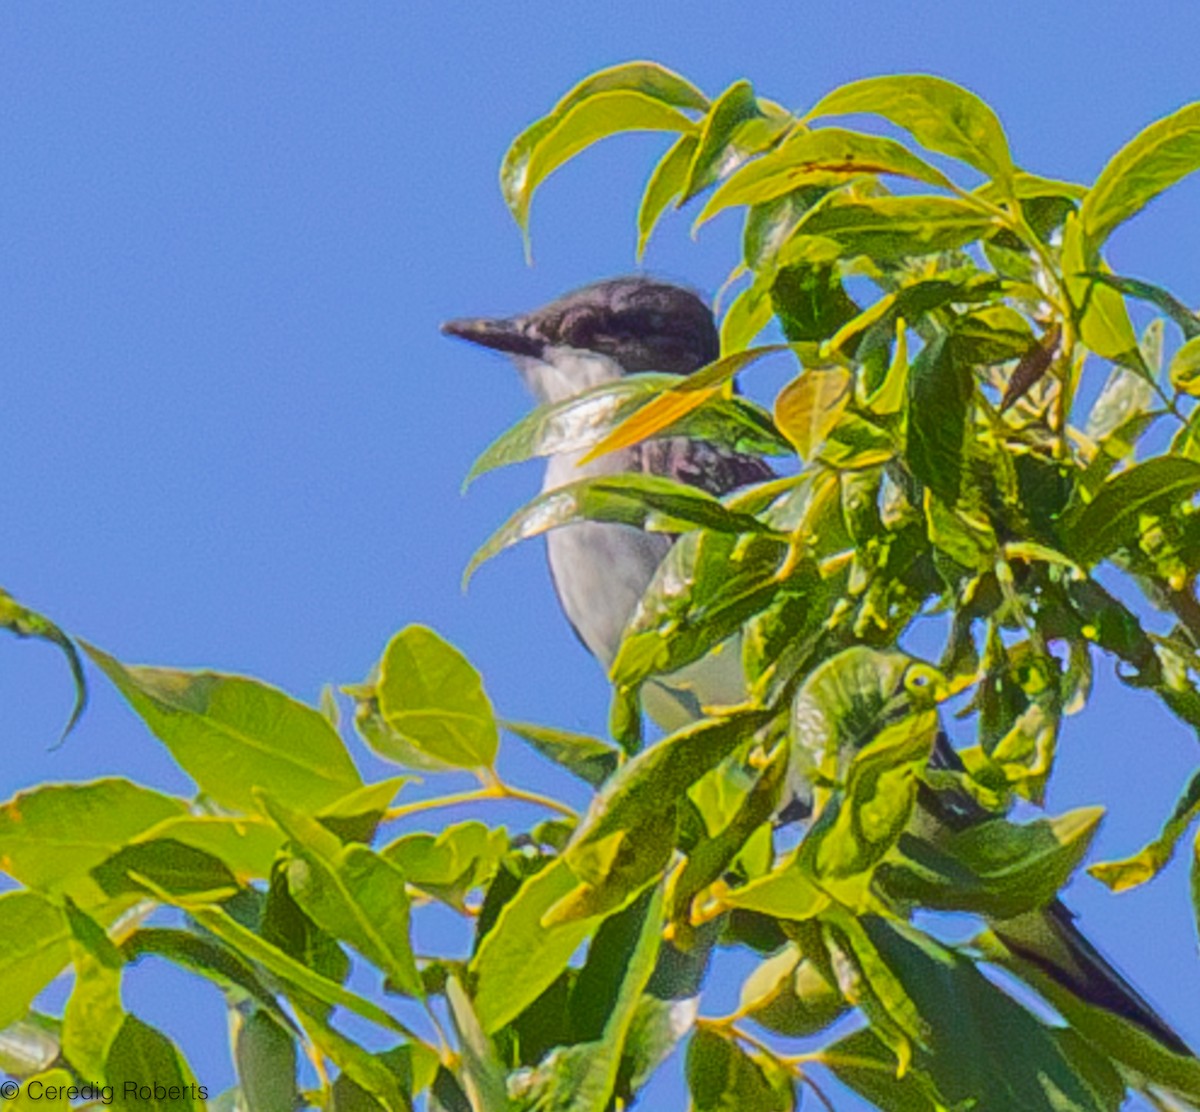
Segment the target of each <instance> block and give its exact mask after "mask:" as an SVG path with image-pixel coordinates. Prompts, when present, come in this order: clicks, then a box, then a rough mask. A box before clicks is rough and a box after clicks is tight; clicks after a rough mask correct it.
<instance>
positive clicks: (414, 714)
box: [376, 625, 500, 768]
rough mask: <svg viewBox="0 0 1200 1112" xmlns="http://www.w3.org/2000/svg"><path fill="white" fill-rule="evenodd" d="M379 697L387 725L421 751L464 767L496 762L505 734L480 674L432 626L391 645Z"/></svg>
mask: <svg viewBox="0 0 1200 1112" xmlns="http://www.w3.org/2000/svg"><path fill="white" fill-rule="evenodd" d="M376 693H377V697H378V699H379V710H380V713H381V714H382V716H383V719H384V721H385V722H386V723H387V724H388V726H390V727H391V729H393V730H394V731H395V732H396V733H397V734H399V735H401V736H402V737H404V738H406V739H407V740H408V741H409V742H410V743H411V744H412V745H414V746H415V747H416V748H417V749H419V750H422V751H423V752H426V753H429V754H430V755H431V756H433V757H435V758H436V759H438V760H441V761H445V762H446V763H447V764H450V765H455V766H457V767H459V768H480V767H484V766H487V765H490V764H491V763H492V761H493V760H495V757H496V747H497V746H498V745H499V743H500V734H499V730H498V728H497V726H496V717H495V714H494V713H493V711H492V704H491V700H489V699H488V697H487V692H485V691H484V689H483V681H482V680H481V679H480V676H479V673H478V672H477V671H476V670H475V669H474V668H473V667H472V666H471V662H470V661H469V660H467V658H466V657H465V656H463V654H462V653H460V652H459V651H458V649H456V648H455V647H454V646H453V645H451V644H450V643H449V642H448V641H445V640H443V639H442V638H441V637H439V636H438V635H437V634H436V633H435V632H434V631H433V630H431V629H429V628H428V627H426V626H419V625H410V626H406V627H405V628H404V629H402V630H401V631H400V632H399V633H397V634H396V635H395V636H394V637H393V638H392V639H391V641H389V642H388V646H387V648H386V649H385V650H384V652H383V659H382V660H381V661H380V667H379V683H378V685H377V687H376Z"/></svg>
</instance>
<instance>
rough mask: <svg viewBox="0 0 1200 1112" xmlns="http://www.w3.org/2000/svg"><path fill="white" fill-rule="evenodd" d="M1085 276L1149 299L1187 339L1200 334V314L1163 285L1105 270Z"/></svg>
mask: <svg viewBox="0 0 1200 1112" xmlns="http://www.w3.org/2000/svg"><path fill="white" fill-rule="evenodd" d="M1085 276H1086V277H1088V278H1094V279H1095V280H1096V281H1097V282H1103V283H1104V285H1106V286H1111V287H1112V288H1113V289H1114V290H1117V291H1118V292H1119V293H1123V294H1124V295H1125V296H1126V297H1136V298H1138V300H1140V301H1148V302H1150V304H1151V305H1157V306H1158V308H1160V309H1161V310H1162V311H1163V312H1164V313H1166V314H1167V316H1168V317H1170V318H1171V320H1173V321H1174V322H1175V323H1176V324H1177V325H1178V326H1179V328H1180V331H1182V332H1183V337H1184V339H1185V340H1194V339H1195V338H1196V337H1197V336H1200V315H1197V314H1196V313H1193V312H1192V311H1191V309H1189V308H1188V307H1187V306H1186V305H1185V304H1184V303H1183V302H1182V301H1180V300H1179V298H1177V297H1175V296H1174V295H1173V294H1171V293H1168V292H1167V291H1166V290H1164V289H1163V288H1162V287H1161V286H1154V285H1151V284H1150V283H1149V282H1142V281H1139V280H1138V279H1136V278H1121V277H1119V276H1118V275H1116V274H1109V273H1107V272H1106V271H1103V270H1093V271H1088V272H1087V273H1086V275H1085Z"/></svg>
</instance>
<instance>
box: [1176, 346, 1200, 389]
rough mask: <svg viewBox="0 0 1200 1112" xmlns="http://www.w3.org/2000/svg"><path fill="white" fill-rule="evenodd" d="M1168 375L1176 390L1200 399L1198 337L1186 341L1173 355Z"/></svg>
mask: <svg viewBox="0 0 1200 1112" xmlns="http://www.w3.org/2000/svg"><path fill="white" fill-rule="evenodd" d="M1169 373H1170V375H1171V385H1172V386H1174V387H1175V389H1176V390H1178V391H1180V392H1181V393H1183V394H1191V395H1192V397H1200V336H1196V337H1194V338H1193V339H1191V340H1188V342H1187V343H1186V344H1184V345H1183V347H1181V348H1180V349H1179V350H1178V351H1177V352H1176V353H1175V354H1174V356H1173V357H1172V358H1171V369H1170V372H1169Z"/></svg>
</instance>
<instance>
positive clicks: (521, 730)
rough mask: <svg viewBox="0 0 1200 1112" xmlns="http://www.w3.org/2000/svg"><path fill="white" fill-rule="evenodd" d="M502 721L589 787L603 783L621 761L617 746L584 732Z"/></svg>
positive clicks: (505, 726) (511, 731)
mask: <svg viewBox="0 0 1200 1112" xmlns="http://www.w3.org/2000/svg"><path fill="white" fill-rule="evenodd" d="M503 725H504V728H505V729H506V730H508V731H509V733H513V734H516V735H517V737H519V738H520V739H521V740H522V741H527V742H528V743H529V744H530V745H532V746H533V748H534V749H536V750H537V751H538V752H539V753H541V755H542V756H543V757H546V758H547V759H548V760H551V761H553V762H554V763H555V764H557V765H561V766H562V767H563V768H565V769H566V770H567V771H568V772H571V773H573V774H574V775H576V776H578V777H579V778H580V779H581V780H583V781H584V782H585V783H588V784H591V785H592V787H593V788H598V787H599V786H600V785H601V784H603V783H604V781H605V780H607V779H608V778H609V777H610V776H611V775H612V774H613V772H615V771H616V768H617V765H618V764H620V761H621V751H620V750H619V749H617V748H616V747H615V746H612V745H609V744H608V742H606V741H600V740H599V739H598V738H594V737H588V736H587V735H585V734H575V733H571V732H570V731H568V730H556V729H552V728H551V727H549V726H535V725H532V724H531V723H529V722H507V721H506V722H504V724H503Z"/></svg>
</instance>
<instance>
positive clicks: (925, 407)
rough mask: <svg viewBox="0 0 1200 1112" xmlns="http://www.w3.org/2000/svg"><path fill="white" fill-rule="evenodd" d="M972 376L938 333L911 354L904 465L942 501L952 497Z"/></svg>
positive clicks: (971, 393)
mask: <svg viewBox="0 0 1200 1112" xmlns="http://www.w3.org/2000/svg"><path fill="white" fill-rule="evenodd" d="M974 387H975V382H974V379H973V377H972V374H971V369H970V367H969V366H964V365H963V364H962V363H960V362H959V360H958V359H956V358H955V356H954V350H953V346H952V345H951V344H949V343H948V342H947V337H946V335H945V334H944V333H939V334H938V335H937V336H935V337H934V339H932V340H930V341H929V342H928V343H926V345H925V346H924V347H923V348H922V349H921V351H920V353H919V354H918V355H917V357H916V359H914V360H913V363H912V367H911V369H910V372H909V376H908V404H909V415H908V448H907V457H908V466H909V467H910V468H911V470H912V473H913V475H914V477H915V478H916V479H917V480H919V481H920V482H921V483H923V484H924V485H925V486H927V487H928V488H929V489H930V490H932V491H933V493H934V494H936V495H937V496H938V497H939V498H941V499H942V500H943V501H944V502H946V503H948V504H950V505H954V504H955V503H956V502H957V501H958V496H959V491H960V489H961V487H962V479H963V454H964V450H965V445H966V437H967V432H968V429H969V428H970V424H971V406H972V399H973V396H974Z"/></svg>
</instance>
